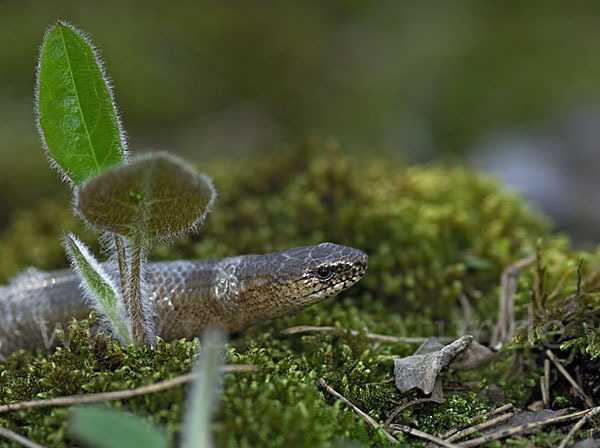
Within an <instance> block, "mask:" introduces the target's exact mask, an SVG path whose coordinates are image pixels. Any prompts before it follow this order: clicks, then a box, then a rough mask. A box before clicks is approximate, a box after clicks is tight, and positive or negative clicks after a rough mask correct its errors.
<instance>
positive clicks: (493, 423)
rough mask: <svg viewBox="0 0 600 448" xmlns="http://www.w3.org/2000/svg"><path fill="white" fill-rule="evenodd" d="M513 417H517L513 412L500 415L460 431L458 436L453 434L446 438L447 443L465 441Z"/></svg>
mask: <svg viewBox="0 0 600 448" xmlns="http://www.w3.org/2000/svg"><path fill="white" fill-rule="evenodd" d="M513 415H515V414H513V413H512V412H509V413H508V414H504V415H500V416H498V417H496V418H493V419H491V420H488V421H485V422H482V423H479V424H478V425H474V426H470V427H468V428H465V429H463V430H462V431H458V432H457V433H456V434H452V435H451V436H450V437H448V438H446V439H445V440H446V442H453V441H454V440H460V439H464V438H465V437H468V436H470V435H471V434H473V433H475V432H477V431H479V430H480V429H484V428H489V427H490V426H496V425H497V424H499V423H502V422H504V421H506V420H508V419H509V418H511V417H512V416H513Z"/></svg>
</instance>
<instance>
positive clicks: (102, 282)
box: [65, 232, 132, 344]
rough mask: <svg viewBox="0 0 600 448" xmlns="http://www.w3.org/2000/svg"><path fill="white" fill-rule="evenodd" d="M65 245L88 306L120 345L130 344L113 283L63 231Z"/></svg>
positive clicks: (92, 258) (119, 296)
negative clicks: (97, 313)
mask: <svg viewBox="0 0 600 448" xmlns="http://www.w3.org/2000/svg"><path fill="white" fill-rule="evenodd" d="M65 246H66V248H67V254H68V255H69V258H70V259H71V263H72V265H73V268H74V269H75V271H76V272H77V274H78V276H79V278H80V280H81V283H82V286H83V287H84V289H85V291H86V292H87V296H88V300H89V302H90V304H91V306H92V307H93V308H94V309H96V310H98V311H99V312H100V313H102V315H103V316H106V318H107V319H108V321H109V322H108V323H109V324H110V326H111V329H112V330H113V332H114V333H115V336H116V337H117V338H118V339H119V340H121V342H123V343H125V344H130V343H131V341H132V338H131V330H130V328H129V325H127V322H126V316H125V312H124V310H123V308H122V307H123V303H122V299H121V294H120V292H119V289H118V288H117V286H116V284H115V282H114V281H113V280H112V278H111V277H110V276H109V275H108V274H107V272H106V271H105V270H104V268H103V267H102V265H101V264H100V263H98V262H97V261H96V259H95V258H94V256H93V255H92V253H91V252H90V251H89V250H88V248H87V247H86V246H85V245H84V244H83V243H82V242H81V241H79V240H78V239H77V238H76V237H75V236H74V235H73V234H71V233H69V232H65Z"/></svg>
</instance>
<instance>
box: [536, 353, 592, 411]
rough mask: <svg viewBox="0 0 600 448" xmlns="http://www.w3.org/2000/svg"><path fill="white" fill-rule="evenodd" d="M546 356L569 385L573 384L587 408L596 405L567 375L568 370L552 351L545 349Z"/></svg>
mask: <svg viewBox="0 0 600 448" xmlns="http://www.w3.org/2000/svg"><path fill="white" fill-rule="evenodd" d="M546 356H547V357H548V358H550V361H552V363H553V364H554V365H555V366H556V368H557V369H558V371H559V372H560V373H562V375H563V376H564V377H565V378H566V380H567V381H568V382H569V383H570V384H571V386H573V389H575V390H576V391H577V392H578V393H579V394H580V395H581V396H582V397H583V398H584V400H585V404H586V405H587V406H588V407H589V408H593V407H595V406H596V405H595V404H594V401H593V400H592V399H591V398H590V397H589V396H587V394H586V393H585V392H584V391H583V389H581V387H580V386H579V384H577V382H576V381H575V380H574V379H573V377H572V376H571V375H569V372H567V370H566V369H565V367H564V366H563V365H562V363H561V362H560V360H559V359H558V358H557V357H556V355H555V354H554V353H552V351H551V350H550V349H548V350H546Z"/></svg>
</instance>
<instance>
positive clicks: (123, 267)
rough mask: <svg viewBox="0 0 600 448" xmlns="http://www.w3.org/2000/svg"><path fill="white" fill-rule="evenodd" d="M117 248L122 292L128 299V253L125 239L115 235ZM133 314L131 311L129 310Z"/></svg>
mask: <svg viewBox="0 0 600 448" xmlns="http://www.w3.org/2000/svg"><path fill="white" fill-rule="evenodd" d="M114 237H115V247H116V249H117V260H118V262H119V276H120V278H121V292H122V294H123V297H127V278H128V277H129V272H128V270H127V253H126V252H125V245H124V244H123V237H122V236H120V235H117V234H115V235H114ZM127 312H128V313H130V314H131V310H127Z"/></svg>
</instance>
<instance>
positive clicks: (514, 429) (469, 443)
mask: <svg viewBox="0 0 600 448" xmlns="http://www.w3.org/2000/svg"><path fill="white" fill-rule="evenodd" d="M590 411H592V409H586V410H584V411H579V412H575V413H574V414H569V415H561V416H560V417H551V418H549V419H547V420H544V421H541V422H535V423H526V424H524V425H519V426H515V427H512V428H508V429H505V430H502V431H497V432H493V433H491V434H487V435H485V436H481V437H477V438H476V439H471V440H467V441H466V442H462V443H461V444H460V446H463V447H472V446H478V445H481V444H483V443H487V442H491V441H493V440H499V439H504V438H505V437H510V436H513V435H515V434H518V433H520V432H523V431H528V430H532V429H537V428H540V427H542V426H546V425H553V424H556V423H564V422H567V421H569V420H573V419H576V418H579V417H582V416H584V415H586V414H588V413H589V412H590Z"/></svg>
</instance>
